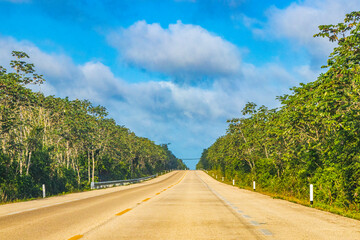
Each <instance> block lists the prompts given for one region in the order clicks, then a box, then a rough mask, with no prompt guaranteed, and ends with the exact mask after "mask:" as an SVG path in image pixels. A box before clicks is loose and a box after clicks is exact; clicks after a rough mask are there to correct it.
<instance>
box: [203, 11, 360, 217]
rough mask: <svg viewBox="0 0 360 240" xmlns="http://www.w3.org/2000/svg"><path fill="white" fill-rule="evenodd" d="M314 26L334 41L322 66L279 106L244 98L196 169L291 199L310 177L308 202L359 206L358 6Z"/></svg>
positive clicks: (304, 188) (301, 193) (305, 192)
mask: <svg viewBox="0 0 360 240" xmlns="http://www.w3.org/2000/svg"><path fill="white" fill-rule="evenodd" d="M319 29H320V33H318V34H316V35H314V37H324V38H328V39H329V40H330V41H332V42H336V43H337V46H336V47H335V48H334V51H333V52H332V53H331V54H330V56H329V59H328V61H327V64H326V65H325V66H323V68H326V69H327V70H326V72H325V73H323V74H321V75H320V76H319V77H318V79H317V80H316V81H314V82H310V83H307V84H300V86H298V87H293V88H292V89H291V90H292V93H291V94H289V95H284V96H281V97H278V100H279V101H280V102H281V107H280V108H279V109H268V108H267V107H265V106H260V107H258V106H257V105H256V104H255V103H248V104H247V105H246V106H245V108H244V109H243V110H242V113H243V115H244V117H242V118H235V119H231V120H229V121H228V122H229V126H228V129H227V134H226V135H225V136H222V137H220V138H218V139H217V140H216V142H215V143H214V144H213V145H212V146H210V147H209V148H208V149H205V150H204V152H203V154H202V157H201V160H200V162H199V163H198V165H197V168H199V169H207V170H216V171H218V172H221V174H222V175H223V176H225V177H227V178H229V179H231V178H236V179H238V180H240V184H241V185H243V186H246V185H247V186H251V182H252V181H253V180H256V182H257V186H259V187H261V188H262V189H264V190H266V191H269V192H273V193H280V194H283V195H288V196H293V197H296V198H299V199H304V198H308V195H309V193H308V191H309V184H310V183H312V184H314V191H315V200H316V201H318V202H322V203H324V204H328V205H331V206H337V207H341V208H346V209H353V210H356V211H360V12H352V13H350V14H347V15H346V18H345V20H344V22H343V23H339V24H337V25H322V26H319Z"/></svg>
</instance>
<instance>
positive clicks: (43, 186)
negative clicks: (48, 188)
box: [42, 184, 46, 198]
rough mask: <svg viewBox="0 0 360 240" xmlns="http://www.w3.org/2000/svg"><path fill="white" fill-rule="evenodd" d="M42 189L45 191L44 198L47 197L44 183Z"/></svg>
mask: <svg viewBox="0 0 360 240" xmlns="http://www.w3.org/2000/svg"><path fill="white" fill-rule="evenodd" d="M42 191H43V198H45V197H46V192H45V184H43V185H42Z"/></svg>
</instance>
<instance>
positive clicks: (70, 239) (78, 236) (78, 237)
mask: <svg viewBox="0 0 360 240" xmlns="http://www.w3.org/2000/svg"><path fill="white" fill-rule="evenodd" d="M83 236H84V235H75V236H73V237H71V238H69V239H68V240H77V239H80V238H82V237H83Z"/></svg>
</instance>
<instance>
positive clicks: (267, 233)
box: [260, 229, 272, 236]
mask: <svg viewBox="0 0 360 240" xmlns="http://www.w3.org/2000/svg"><path fill="white" fill-rule="evenodd" d="M260 232H262V233H263V234H264V235H266V236H271V235H272V233H271V232H270V231H269V230H267V229H260Z"/></svg>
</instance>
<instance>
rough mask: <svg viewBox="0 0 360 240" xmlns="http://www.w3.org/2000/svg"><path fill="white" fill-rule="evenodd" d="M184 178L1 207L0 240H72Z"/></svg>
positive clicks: (175, 174) (174, 176)
mask: <svg viewBox="0 0 360 240" xmlns="http://www.w3.org/2000/svg"><path fill="white" fill-rule="evenodd" d="M184 174H185V172H182V171H179V172H172V173H169V174H166V175H163V176H160V177H158V178H156V179H153V180H150V181H147V182H143V183H139V184H133V185H129V186H121V187H116V188H112V189H104V190H96V191H91V192H83V193H76V194H69V195H65V196H60V197H54V198H49V199H44V200H35V201H29V202H22V203H14V204H6V205H1V206H0V239H1V240H3V239H4V240H5V239H6V240H11V239H24V240H25V239H50V240H52V239H68V238H71V237H72V236H74V235H77V234H78V233H82V232H87V231H89V230H91V229H92V228H94V227H96V226H98V225H100V224H103V223H104V222H106V221H109V220H110V219H111V218H113V217H114V216H115V214H116V213H118V212H120V211H122V210H123V209H126V208H129V207H133V206H134V205H137V204H138V203H141V201H142V200H143V199H144V197H148V196H153V195H155V194H156V193H157V192H159V191H162V190H163V189H166V188H167V187H169V186H171V185H172V184H175V183H176V182H178V181H179V179H181V177H183V176H184ZM74 195H75V196H76V197H75V198H74V197H73V196H74Z"/></svg>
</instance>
